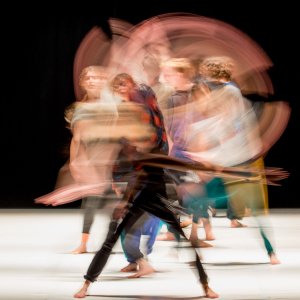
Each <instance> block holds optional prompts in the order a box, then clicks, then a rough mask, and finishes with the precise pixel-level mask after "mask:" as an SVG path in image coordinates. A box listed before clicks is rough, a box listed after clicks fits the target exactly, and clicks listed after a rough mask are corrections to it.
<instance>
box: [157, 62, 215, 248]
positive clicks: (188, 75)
mask: <svg viewBox="0 0 300 300" xmlns="http://www.w3.org/2000/svg"><path fill="white" fill-rule="evenodd" d="M194 75H195V69H194V66H193V65H192V63H191V62H190V61H189V60H188V59H187V58H173V59H170V60H167V61H165V62H164V63H163V64H162V79H163V81H164V83H165V84H167V85H169V86H171V87H172V88H173V90H174V92H173V93H172V95H171V96H170V97H169V98H168V104H167V108H168V113H167V114H166V118H165V121H166V128H167V132H168V135H169V136H170V140H171V141H172V148H171V151H170V156H172V157H176V158H181V159H185V160H187V161H191V159H190V158H189V157H188V156H187V155H186V154H185V151H187V150H188V140H190V139H191V136H190V133H189V130H188V128H189V125H190V123H191V121H193V118H201V115H200V114H199V115H195V114H194V112H193V111H192V110H191V111H187V109H186V108H187V105H188V104H189V103H190V102H191V100H192V98H191V96H192V93H193V89H194V87H195V85H194V82H193V78H194ZM173 176H175V177H176V181H177V184H178V188H177V190H178V193H179V195H180V196H179V198H181V199H182V202H183V204H182V205H183V206H184V207H186V208H187V210H188V212H189V213H190V214H191V215H193V222H192V229H191V235H190V240H191V242H192V244H193V245H194V246H196V247H212V245H211V244H209V243H207V242H204V241H202V240H200V239H199V238H198V223H199V222H200V221H202V223H203V227H204V231H205V240H214V235H213V232H212V226H211V223H210V220H209V214H208V208H209V202H210V201H209V198H208V195H207V187H206V182H209V181H210V180H211V178H204V175H203V176H202V179H199V177H198V176H197V175H196V174H193V173H185V172H175V173H174V172H173Z"/></svg>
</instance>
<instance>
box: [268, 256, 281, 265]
mask: <svg viewBox="0 0 300 300" xmlns="http://www.w3.org/2000/svg"><path fill="white" fill-rule="evenodd" d="M270 263H271V265H279V264H281V261H280V260H279V259H278V258H277V256H276V255H275V253H272V254H271V255H270Z"/></svg>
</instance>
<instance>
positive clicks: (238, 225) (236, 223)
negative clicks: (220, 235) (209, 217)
mask: <svg viewBox="0 0 300 300" xmlns="http://www.w3.org/2000/svg"><path fill="white" fill-rule="evenodd" d="M230 227H231V228H243V227H248V226H247V225H245V224H243V223H241V222H239V221H238V220H231V223H230Z"/></svg>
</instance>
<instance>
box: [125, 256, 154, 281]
mask: <svg viewBox="0 0 300 300" xmlns="http://www.w3.org/2000/svg"><path fill="white" fill-rule="evenodd" d="M137 264H138V266H139V271H138V272H137V273H135V274H133V275H131V276H128V278H139V277H141V276H144V275H149V274H152V273H154V272H155V269H154V268H153V267H152V266H151V265H150V264H149V263H148V262H147V261H146V260H145V259H144V258H141V259H139V260H138V261H137Z"/></svg>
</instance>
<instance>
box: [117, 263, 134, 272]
mask: <svg viewBox="0 0 300 300" xmlns="http://www.w3.org/2000/svg"><path fill="white" fill-rule="evenodd" d="M137 270H138V269H137V263H130V264H129V265H128V266H126V267H124V268H123V269H121V272H136V271H137Z"/></svg>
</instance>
